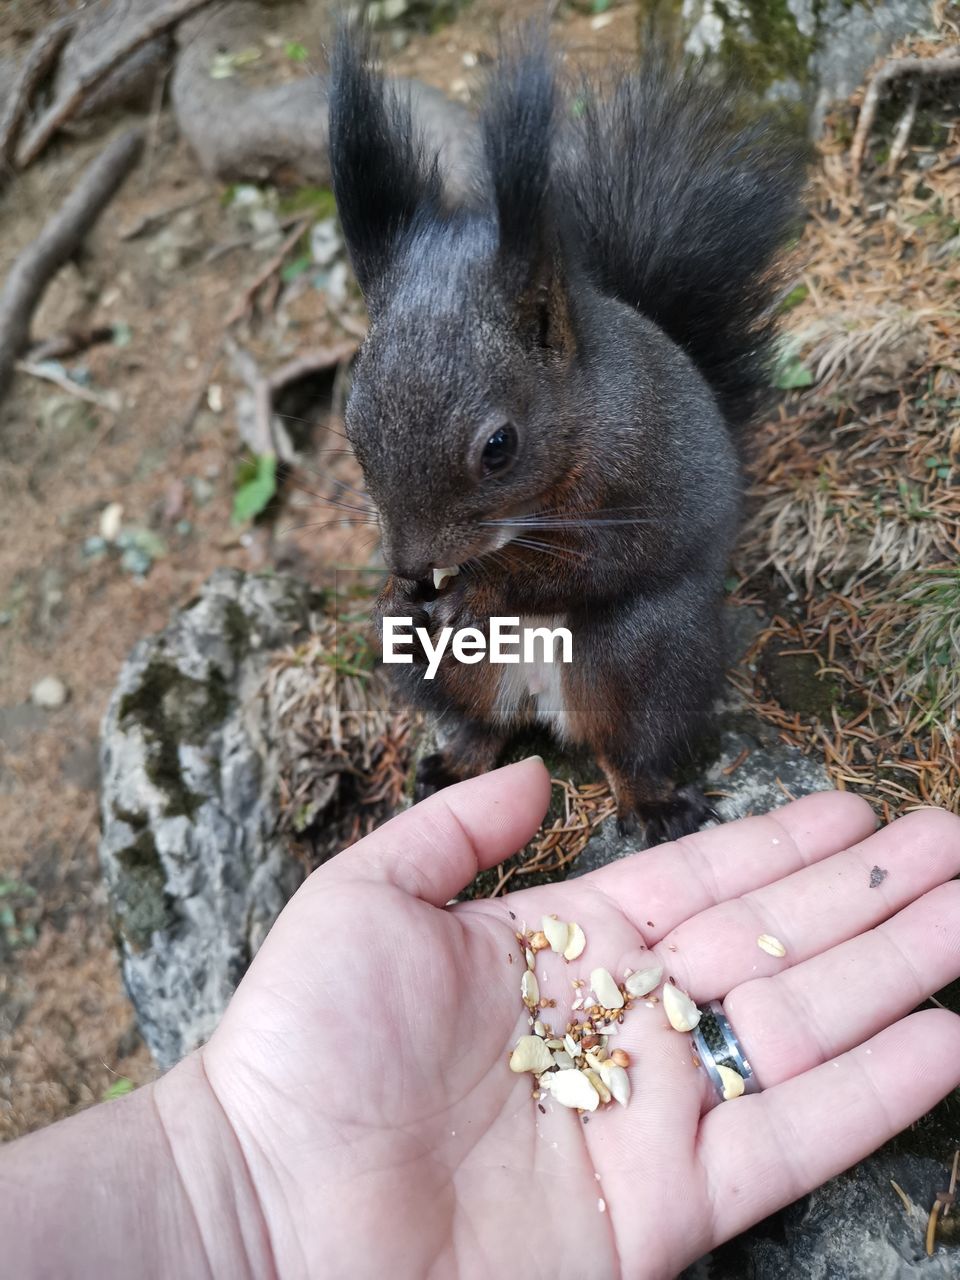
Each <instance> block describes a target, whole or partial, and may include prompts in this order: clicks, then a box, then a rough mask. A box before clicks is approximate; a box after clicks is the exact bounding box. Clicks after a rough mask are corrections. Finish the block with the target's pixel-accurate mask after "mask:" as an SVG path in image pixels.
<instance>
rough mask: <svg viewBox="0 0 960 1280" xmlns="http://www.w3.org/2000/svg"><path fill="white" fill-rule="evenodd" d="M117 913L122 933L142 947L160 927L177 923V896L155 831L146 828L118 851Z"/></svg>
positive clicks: (137, 947)
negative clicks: (169, 889) (170, 888)
mask: <svg viewBox="0 0 960 1280" xmlns="http://www.w3.org/2000/svg"><path fill="white" fill-rule="evenodd" d="M117 881H118V883H117V886H116V895H115V898H116V902H117V903H118V906H117V916H118V923H119V928H120V933H121V935H122V937H123V938H124V939H125V940H126V941H127V942H128V943H129V944H130V946H132V947H133V948H134V950H137V951H140V950H142V949H143V948H144V947H146V946H148V945H149V943H150V939H151V937H152V936H153V934H154V933H155V932H156V931H157V930H158V929H169V928H172V926H173V925H174V924H175V923H176V919H177V915H176V911H175V909H174V904H173V899H172V898H171V897H170V895H169V894H168V893H167V891H166V876H165V875H164V871H163V864H162V862H161V861H160V855H159V854H158V853H157V846H156V844H155V843H154V839H153V836H152V834H151V833H150V832H149V831H143V832H141V834H140V835H139V836H138V837H137V839H136V840H135V841H134V843H133V844H132V845H129V846H128V847H127V848H126V849H121V850H120V852H119V853H118V854H117Z"/></svg>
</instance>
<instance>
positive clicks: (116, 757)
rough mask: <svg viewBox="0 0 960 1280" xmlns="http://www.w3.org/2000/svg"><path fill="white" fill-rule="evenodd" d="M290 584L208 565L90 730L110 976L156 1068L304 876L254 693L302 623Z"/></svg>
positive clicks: (131, 663) (222, 997)
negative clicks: (118, 957) (120, 977)
mask: <svg viewBox="0 0 960 1280" xmlns="http://www.w3.org/2000/svg"><path fill="white" fill-rule="evenodd" d="M314 602H315V597H314V596H313V594H312V593H311V591H310V589H309V588H308V587H306V586H304V585H301V584H299V583H296V582H294V581H292V580H290V579H283V578H279V577H268V576H263V577H247V576H245V575H243V574H241V573H239V572H234V571H228V570H223V571H220V572H218V573H216V574H214V576H213V577H212V578H211V579H210V581H209V582H208V583H207V584H206V585H205V586H204V588H203V590H202V591H201V593H200V595H199V596H198V597H197V598H196V599H195V600H194V601H192V602H191V603H190V604H189V605H188V606H187V607H186V608H185V609H184V610H183V611H182V612H180V613H179V614H178V615H177V616H176V617H175V618H174V619H173V621H172V622H171V623H170V625H169V626H168V627H167V628H166V630H165V631H163V632H162V633H161V634H160V635H159V636H155V637H152V638H150V639H147V640H144V641H141V643H140V644H139V645H138V646H137V647H136V649H135V650H134V651H133V653H132V654H131V656H130V658H129V659H128V661H127V663H126V665H125V666H124V668H123V671H122V672H121V676H120V680H119V682H118V685H117V687H116V689H115V690H114V693H113V696H112V698H111V700H110V705H109V707H108V709H107V713H106V717H105V719H104V724H103V735H102V749H101V771H102V778H103V782H102V792H101V808H102V826H103V836H102V840H101V844H100V858H101V864H102V867H103V873H104V877H105V879H106V883H107V888H108V891H109V897H110V902H111V908H112V911H113V914H114V918H115V924H116V931H117V936H118V939H119V944H120V948H121V953H122V964H123V973H124V978H125V980H126V983H127V987H128V989H129V992H130V996H131V999H132V1000H133V1003H134V1007H135V1008H136V1010H137V1015H138V1018H139V1021H140V1026H141V1029H142V1031H143V1035H144V1039H145V1040H146V1042H147V1044H148V1046H149V1048H150V1050H151V1052H152V1054H153V1056H154V1058H155V1059H156V1061H157V1063H158V1064H159V1065H160V1067H161V1068H166V1067H169V1066H170V1065H171V1064H172V1063H174V1062H176V1061H177V1060H178V1059H179V1058H181V1057H182V1056H183V1055H184V1054H185V1053H187V1052H189V1051H190V1050H191V1049H193V1048H195V1047H196V1046H197V1045H199V1044H201V1043H202V1042H203V1041H204V1040H205V1039H206V1038H207V1037H208V1036H209V1035H210V1033H211V1032H212V1030H213V1028H214V1026H215V1025H216V1023H217V1021H218V1019H219V1018H220V1015H221V1014H222V1013H223V1010H224V1008H225V1007H226V1004H227V1001H228V1000H229V998H230V996H231V994H232V992H233V990H234V988H235V987H236V984H237V982H238V981H239V979H240V977H241V976H242V974H243V972H244V970H245V969H246V966H247V964H248V963H249V961H250V958H251V957H252V956H253V955H254V954H255V953H256V951H257V949H258V947H259V946H260V943H261V942H262V940H263V938H264V937H265V936H266V933H267V930H268V929H269V928H270V926H271V924H272V923H273V921H274V919H275V918H276V916H277V914H278V913H279V911H280V910H281V908H282V907H283V905H284V903H285V902H286V901H287V899H288V898H289V897H290V896H291V894H292V893H293V892H294V891H295V890H296V888H297V886H298V885H299V883H300V881H301V880H302V879H303V875H304V863H303V861H302V860H301V859H299V858H297V857H296V856H295V854H294V853H293V852H292V850H291V848H290V847H289V845H288V843H287V841H286V840H285V839H284V838H283V837H282V836H280V835H279V834H278V832H277V829H278V795H277V792H278V788H277V757H276V753H275V748H274V745H273V743H272V742H271V740H270V737H269V734H268V733H267V732H266V730H267V726H266V725H265V723H264V700H263V699H262V698H261V697H260V696H259V694H260V691H261V689H262V683H263V678H264V674H265V671H266V668H267V664H268V663H269V661H270V655H271V652H272V651H273V650H276V649H278V648H280V647H282V646H284V645H286V644H288V643H290V642H291V641H292V640H293V639H294V638H295V637H296V636H297V635H298V634H299V633H300V632H301V631H304V630H306V628H307V627H308V625H309V621H310V612H311V606H312V604H313V603H314Z"/></svg>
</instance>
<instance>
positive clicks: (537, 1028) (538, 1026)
mask: <svg viewBox="0 0 960 1280" xmlns="http://www.w3.org/2000/svg"><path fill="white" fill-rule="evenodd" d="M533 1034H534V1035H535V1036H545V1035H546V1034H547V1028H546V1027H545V1026H544V1025H543V1023H542V1022H540V1020H539V1019H538V1020H537V1021H536V1022H535V1023H534V1024H533Z"/></svg>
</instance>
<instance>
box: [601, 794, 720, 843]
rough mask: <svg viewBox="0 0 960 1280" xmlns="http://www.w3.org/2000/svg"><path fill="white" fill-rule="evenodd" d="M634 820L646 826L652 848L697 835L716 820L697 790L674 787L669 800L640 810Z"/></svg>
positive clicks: (711, 809)
mask: <svg viewBox="0 0 960 1280" xmlns="http://www.w3.org/2000/svg"><path fill="white" fill-rule="evenodd" d="M637 816H638V817H639V818H640V819H641V820H642V821H643V823H644V824H645V827H646V836H647V840H648V842H649V843H650V844H651V845H655V844H663V843H664V842H666V841H668V840H679V839H680V837H681V836H688V835H691V834H692V833H693V832H694V831H699V830H700V828H701V827H702V826H703V824H704V823H705V822H708V821H709V820H710V819H714V820H716V819H717V818H718V814H717V811H716V810H715V809H714V807H713V805H711V804H710V802H709V800H707V798H706V796H705V795H704V794H703V792H702V791H701V790H700V788H699V787H677V789H676V790H675V791H674V792H673V794H672V795H671V796H670V797H669V799H666V800H660V801H656V802H653V803H649V802H648V803H647V804H644V805H642V806H640V807H639V810H638V813H637ZM620 821H621V822H622V821H623V819H622V818H621V820H620Z"/></svg>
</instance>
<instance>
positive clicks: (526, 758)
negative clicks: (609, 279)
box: [520, 756, 543, 764]
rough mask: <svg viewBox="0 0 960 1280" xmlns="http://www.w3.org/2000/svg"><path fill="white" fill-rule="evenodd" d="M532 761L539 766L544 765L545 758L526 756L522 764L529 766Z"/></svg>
mask: <svg viewBox="0 0 960 1280" xmlns="http://www.w3.org/2000/svg"><path fill="white" fill-rule="evenodd" d="M531 760H536V761H537V763H538V764H543V756H526V757H525V758H524V759H523V760H521V761H520V763H521V764H529V763H530V761H531Z"/></svg>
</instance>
